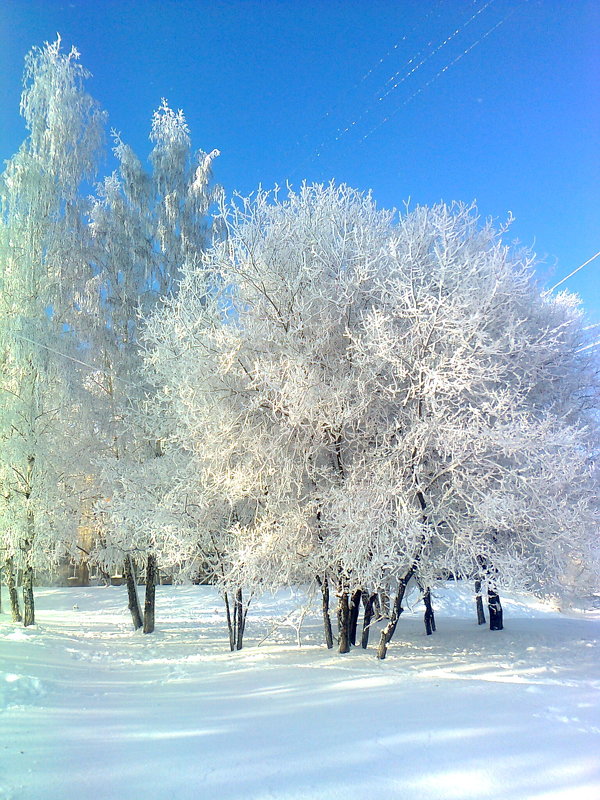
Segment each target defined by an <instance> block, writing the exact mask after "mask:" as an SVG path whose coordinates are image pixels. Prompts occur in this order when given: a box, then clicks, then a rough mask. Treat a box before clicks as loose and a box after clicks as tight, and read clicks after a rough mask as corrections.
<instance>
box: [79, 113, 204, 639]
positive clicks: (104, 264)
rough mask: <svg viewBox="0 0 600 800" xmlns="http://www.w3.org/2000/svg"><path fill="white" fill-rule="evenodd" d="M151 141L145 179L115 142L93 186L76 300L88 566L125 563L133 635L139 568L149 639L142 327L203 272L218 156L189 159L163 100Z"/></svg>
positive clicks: (151, 576) (151, 573)
mask: <svg viewBox="0 0 600 800" xmlns="http://www.w3.org/2000/svg"><path fill="white" fill-rule="evenodd" d="M150 140H151V142H152V143H153V148H152V151H151V153H150V164H151V170H150V171H146V170H145V169H144V168H143V166H142V164H141V162H140V161H139V159H138V158H137V156H136V155H135V154H134V153H133V151H132V149H131V148H130V147H129V146H128V145H126V144H124V143H123V141H122V140H121V138H120V137H119V136H118V135H116V134H115V148H114V153H115V155H116V157H117V159H118V162H119V167H118V170H117V171H116V172H115V173H113V174H112V175H111V176H109V177H108V178H106V179H105V180H104V182H103V183H102V184H100V185H99V187H98V192H97V196H96V197H95V198H94V200H93V205H92V209H91V213H90V227H91V233H92V237H93V245H94V250H93V253H94V255H93V259H92V262H91V272H90V275H89V279H88V281H87V282H86V284H85V286H84V287H83V289H82V292H81V316H82V326H83V330H84V336H85V337H86V338H87V339H88V341H89V358H90V359H92V360H93V362H94V363H95V365H96V370H95V371H94V373H93V374H91V375H90V376H89V378H88V381H87V386H88V388H89V390H90V393H91V394H92V395H93V396H94V397H95V398H96V399H95V402H94V407H95V409H96V413H95V418H94V424H95V426H96V428H97V447H96V452H97V458H96V463H97V467H98V470H97V473H96V484H97V491H98V496H99V498H100V500H99V502H98V503H97V507H96V508H97V511H96V520H97V523H98V533H99V535H98V537H97V540H96V547H95V550H94V553H93V554H92V558H94V559H96V560H97V561H99V562H100V563H102V564H103V565H104V566H105V567H106V568H114V567H115V565H116V564H119V563H121V564H122V563H123V562H124V564H125V574H126V577H127V582H128V587H129V595H130V608H131V610H132V614H133V618H134V624H135V625H136V627H137V626H139V625H141V622H142V620H141V615H140V612H139V609H138V603H137V595H136V589H135V575H134V570H135V567H134V564H133V559H135V561H137V564H138V565H139V566H143V565H145V566H146V587H147V614H146V617H147V619H146V623H145V630H146V631H147V632H149V631H150V629H151V628H153V615H154V610H153V587H154V583H155V581H156V578H157V560H156V557H157V553H160V552H161V551H162V549H163V546H162V543H161V541H160V534H158V533H157V528H156V527H155V528H153V531H154V533H151V531H150V529H149V527H148V525H146V524H144V522H143V519H142V517H140V516H139V509H140V506H142V507H144V508H145V509H146V512H145V513H146V516H147V515H148V513H154V510H155V508H156V505H157V504H158V503H159V501H158V499H157V498H156V497H154V502H151V500H150V497H149V495H150V494H151V491H152V490H151V488H150V487H152V486H155V485H156V486H160V482H159V483H158V484H156V481H155V479H154V477H153V476H154V474H155V473H157V472H158V473H160V472H161V469H162V467H163V465H164V464H165V463H166V461H167V459H165V460H164V461H161V462H160V464H159V463H158V462H156V463H155V461H156V457H157V456H160V455H162V445H161V440H162V439H163V438H164V430H162V429H163V428H165V424H166V420H165V419H164V418H160V415H155V421H157V420H159V419H160V425H159V427H160V428H161V430H157V429H156V427H153V428H152V430H149V429H148V425H147V424H146V423H145V422H144V413H143V410H142V404H143V401H144V397H145V395H146V393H147V392H148V391H149V390H150V389H151V387H150V386H149V384H147V382H145V380H144V378H143V376H142V374H141V363H142V351H141V347H140V339H139V330H140V320H141V318H142V316H143V315H147V314H149V312H150V311H151V310H152V309H153V308H154V307H155V306H156V305H157V304H158V303H159V302H160V301H161V299H164V298H166V297H168V296H170V295H171V294H172V293H173V291H174V288H175V287H176V285H177V282H178V280H179V278H180V275H181V270H182V267H183V265H184V264H190V265H193V266H194V267H196V268H197V267H198V266H199V265H200V263H201V257H202V253H203V250H204V249H205V247H206V244H207V238H208V235H209V226H208V222H207V212H208V209H209V206H210V204H211V202H212V201H213V198H214V196H215V191H216V189H215V187H213V186H212V184H211V163H212V160H213V159H214V157H215V156H217V155H218V152H217V151H213V152H212V153H210V154H209V155H207V154H205V153H203V152H201V151H200V152H197V153H194V152H193V151H192V149H191V140H190V132H189V129H188V126H187V123H186V121H185V118H184V116H183V113H182V112H181V111H178V112H175V111H173V110H172V109H170V108H169V106H168V105H167V103H166V101H164V100H163V102H162V104H161V106H160V107H159V109H158V110H157V111H156V112H155V113H154V116H153V119H152V127H151V132H150ZM163 472H164V470H163ZM164 475H165V477H166V473H164ZM134 478H137V480H135V479H134ZM165 491H168V490H167V489H166V488H165ZM123 503H125V506H123ZM129 511H131V513H129ZM136 513H137V516H136ZM167 538H168V537H167Z"/></svg>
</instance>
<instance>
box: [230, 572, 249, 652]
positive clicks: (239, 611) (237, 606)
mask: <svg viewBox="0 0 600 800" xmlns="http://www.w3.org/2000/svg"><path fill="white" fill-rule="evenodd" d="M224 598H225V610H226V612H227V629H228V630H229V649H230V650H231V652H232V653H233V652H234V651H235V650H241V649H242V645H243V642H244V631H245V630H246V617H247V616H248V609H249V607H250V600H248V602H247V603H246V608H244V598H243V592H242V588H241V586H240V587H239V588H238V589H236V592H235V599H234V601H233V615H232V613H231V607H230V604H229V595H228V594H227V592H224ZM251 599H252V598H251Z"/></svg>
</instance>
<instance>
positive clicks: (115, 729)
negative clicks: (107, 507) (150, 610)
mask: <svg viewBox="0 0 600 800" xmlns="http://www.w3.org/2000/svg"><path fill="white" fill-rule="evenodd" d="M288 597H289V596H288V595H281V596H278V597H277V598H276V599H267V600H263V601H262V602H260V603H258V604H257V605H256V606H255V607H254V608H251V610H250V614H249V617H248V629H247V639H246V642H245V648H244V650H243V651H242V652H240V653H235V654H231V653H229V652H228V645H227V634H226V626H225V620H224V612H223V609H222V605H221V603H220V601H219V598H218V596H217V595H216V593H215V592H214V590H213V589H212V588H211V587H185V588H174V587H166V586H165V587H158V590H157V632H156V633H155V634H153V635H150V636H144V635H143V634H141V633H139V632H138V633H134V632H133V631H132V630H131V625H130V621H129V615H128V611H127V608H126V602H127V598H126V590H125V588H124V587H110V588H101V587H97V588H89V589H53V588H52V589H51V588H48V589H39V590H38V591H37V598H38V624H37V625H36V626H35V627H33V628H30V629H23V628H22V627H20V626H18V625H13V624H12V623H11V622H10V621H9V617H8V615H7V614H6V613H4V614H3V615H2V617H1V618H0V619H1V621H0V750H1V756H0V798H1V800H9V798H10V800H72V799H75V798H85V800H88V798H91V799H92V800H112V799H113V798H114V799H115V800H141V799H142V798H144V800H168V799H169V798H173V799H174V800H187V799H188V798H190V800H191V798H194V800H204V798H207V799H208V800H212V799H213V798H215V799H218V800H227V799H228V798H236V799H237V798H240V799H241V798H245V799H246V800H300V798H302V800H304V799H305V798H306V799H307V800H326V799H327V800H333V799H334V798H335V799H336V800H337V799H338V798H339V800H342V799H343V800H367V799H368V798H375V797H376V798H378V799H379V800H389V799H393V798H406V797H416V798H423V800H437V799H438V798H439V800H452V799H453V798H459V799H460V800H468V799H469V798H477V800H518V799H524V798H527V800H533V799H534V798H535V800H542V799H543V800H598V798H600V712H599V694H598V689H599V688H600V659H599V658H598V639H599V634H600V617H599V616H598V613H597V612H579V613H577V614H575V613H573V614H571V615H569V616H565V615H562V614H559V613H557V612H555V611H553V610H552V609H550V608H548V607H544V606H541V605H539V604H536V603H531V602H526V601H524V600H518V599H513V600H507V599H505V598H504V609H505V624H506V629H505V630H504V631H502V632H494V633H492V632H490V631H489V630H487V628H484V627H478V626H477V624H476V622H475V611H474V608H473V603H472V599H471V597H470V595H469V593H468V587H456V586H454V585H451V586H450V587H449V588H448V589H446V590H445V592H444V593H442V592H441V591H439V590H438V591H437V592H436V600H435V605H436V613H437V623H438V632H437V633H436V634H435V635H434V636H431V637H426V636H425V635H424V630H423V625H422V611H421V608H420V607H419V608H416V609H413V610H409V609H407V611H406V613H405V614H404V615H403V616H402V619H401V621H400V625H399V628H398V630H397V632H396V638H395V639H394V640H393V641H392V644H391V647H390V651H389V656H388V658H387V660H386V661H384V662H378V661H377V660H376V659H375V656H374V649H373V648H371V649H370V650H369V651H367V652H364V651H361V650H358V649H355V650H353V652H351V653H350V654H348V655H346V656H340V655H338V654H337V653H331V652H328V651H327V650H326V649H325V648H324V647H323V646H322V644H321V629H320V622H319V617H318V614H317V613H316V611H312V612H310V613H308V614H307V616H306V619H305V622H304V627H303V629H302V634H301V642H302V646H301V647H298V644H297V635H296V631H295V630H294V629H293V627H292V626H290V625H287V626H286V625H283V626H281V627H279V628H277V629H276V630H273V626H272V623H273V621H274V620H275V619H277V618H278V619H280V620H281V619H282V618H283V617H285V614H286V612H287V611H288V610H289V607H290V606H289V599H288ZM3 600H4V604H3V607H4V609H5V610H6V608H7V605H8V603H7V599H6V598H3ZM269 633H271V636H270V638H268V639H267V640H266V641H263V642H262V643H261V640H263V639H264V637H265V635H267V634H269ZM375 641H376V638H375V637H373V642H375Z"/></svg>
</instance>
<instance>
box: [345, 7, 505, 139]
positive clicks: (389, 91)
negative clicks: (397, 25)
mask: <svg viewBox="0 0 600 800" xmlns="http://www.w3.org/2000/svg"><path fill="white" fill-rule="evenodd" d="M494 2H495V0H487V2H486V3H485V4H484V5H483V6H481V8H478V9H477V11H476V12H475V13H474V14H473V15H472V16H470V17H469V18H468V19H467V20H465V22H463V23H462V25H459V26H458V28H456V29H455V30H453V31H452V33H450V35H449V36H447V37H446V38H445V39H444V40H443V41H441V42H440V43H439V44H438V45H437V47H435V48H434V49H433V50H431V51H430V52H429V53H428V54H427V55H426V56H425V57H424V58H422V59H421V61H419V62H418V63H417V64H415V66H414V67H412V69H410V70H409V71H408V72H406V73H405V74H404V75H403V76H402V77H401V78H400V80H398V81H396V83H394V84H393V85H392V86H391V87H390V88H389V89H387V90H386V87H387V86H388V85H389V84H390V83H391V82H392V81H393V80H395V78H397V77H398V76H399V75H401V74H402V69H399V70H398V71H397V72H396V73H394V75H392V76H391V78H388V80H387V81H386V82H385V83H384V85H383V86H382V87H380V88H379V89H378V90H377V92H376V94H377V98H376V101H375V102H376V103H378V102H381V101H383V100H385V98H386V97H388V96H389V95H390V94H392V92H394V91H396V89H398V88H399V87H400V86H401V85H402V84H403V83H405V81H407V80H408V79H409V78H411V77H412V76H413V75H414V74H415V73H416V72H418V71H419V69H421V67H422V66H424V65H425V64H426V63H427V62H428V61H429V60H430V59H432V58H433V57H434V56H435V55H437V54H438V53H439V52H440V51H441V50H442V49H443V48H444V47H446V45H448V44H449V43H450V42H451V41H452V40H453V39H455V38H456V37H457V36H458V35H459V34H461V33H462V32H463V31H464V30H465V28H467V27H468V26H469V25H470V24H471V23H472V22H473V21H474V20H475V19H477V17H478V16H479V15H480V14H482V13H483V12H484V11H485V10H486V9H487V8H488V7H489V6H491V5H492V3H494ZM430 44H431V43H430ZM422 52H423V50H421V51H419V53H417V54H416V56H413V57H412V58H410V59H409V60H408V61H407V62H406V64H405V66H409V65H410V64H412V62H413V61H415V59H417V58H418V57H419V56H420V55H421V53H422ZM426 86H427V84H426ZM424 88H425V87H424ZM370 113H371V109H369V108H367V109H366V110H365V111H363V113H362V114H360V115H359V116H358V117H357V119H356V120H353V121H352V122H351V123H350V124H349V125H347V126H346V127H345V128H344V129H343V130H342V131H341V132H340V133H339V135H338V136H336V137H335V141H336V142H337V141H339V140H340V139H341V138H342V137H343V136H344V134H346V133H348V131H350V130H351V129H352V128H353V127H355V126H356V125H359V124H360V122H362V120H363V119H364V118H365V117H366V116H368V115H369V114H370ZM382 124H383V123H382ZM364 138H366V137H363V138H362V139H361V140H360V141H363V140H364Z"/></svg>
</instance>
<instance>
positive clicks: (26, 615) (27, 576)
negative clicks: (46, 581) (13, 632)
mask: <svg viewBox="0 0 600 800" xmlns="http://www.w3.org/2000/svg"><path fill="white" fill-rule="evenodd" d="M34 624H35V601H34V597H33V567H31V566H29V564H28V565H27V566H26V567H25V569H24V570H23V626H24V627H25V628H27V627H29V625H34Z"/></svg>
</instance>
